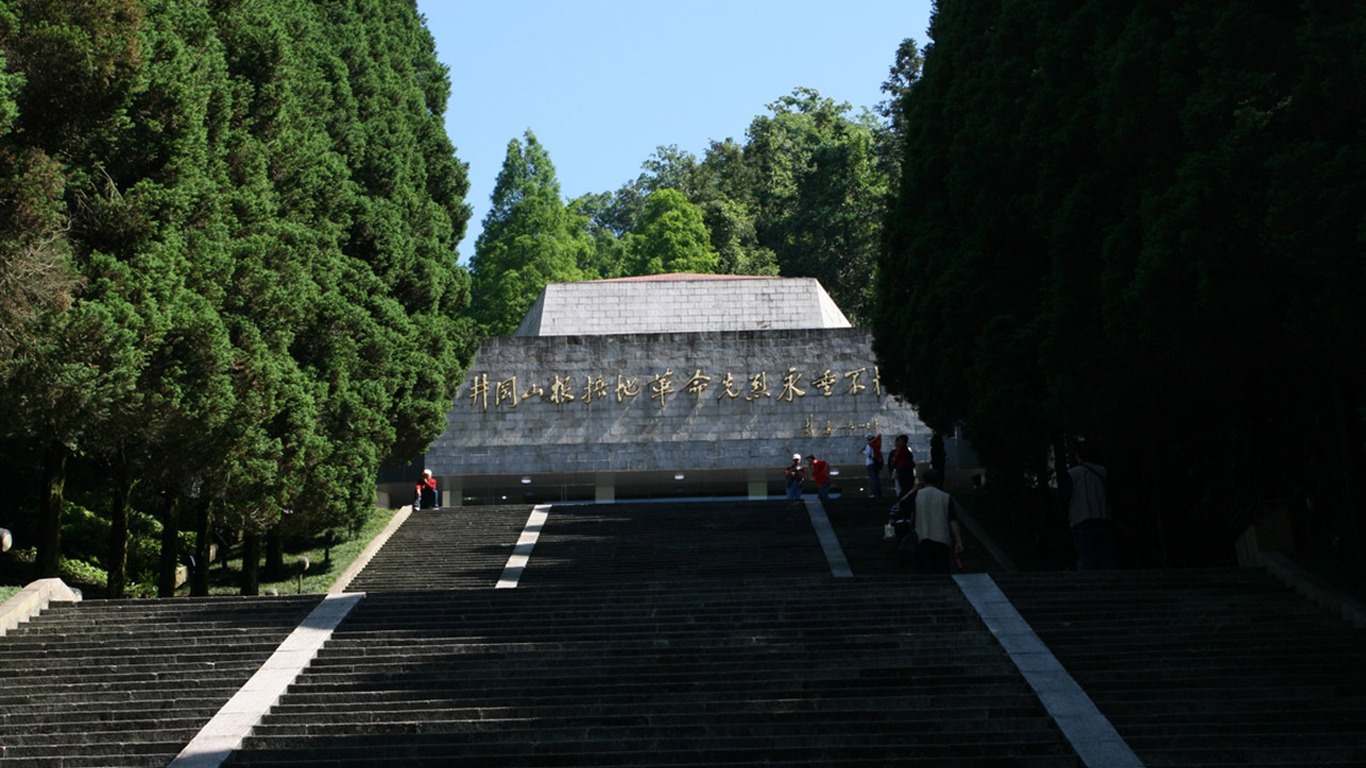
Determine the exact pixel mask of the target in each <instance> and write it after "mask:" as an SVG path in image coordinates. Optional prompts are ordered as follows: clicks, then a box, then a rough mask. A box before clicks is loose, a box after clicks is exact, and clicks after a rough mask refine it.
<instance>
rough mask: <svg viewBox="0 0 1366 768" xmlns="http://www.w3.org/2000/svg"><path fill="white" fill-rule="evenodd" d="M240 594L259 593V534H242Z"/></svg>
mask: <svg viewBox="0 0 1366 768" xmlns="http://www.w3.org/2000/svg"><path fill="white" fill-rule="evenodd" d="M242 594H244V595H259V594H261V535H260V534H259V533H244V534H243V535H242Z"/></svg>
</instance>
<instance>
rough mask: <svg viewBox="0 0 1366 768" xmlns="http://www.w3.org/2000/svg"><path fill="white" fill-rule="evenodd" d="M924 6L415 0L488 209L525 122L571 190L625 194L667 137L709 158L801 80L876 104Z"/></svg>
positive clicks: (479, 204) (475, 195)
mask: <svg viewBox="0 0 1366 768" xmlns="http://www.w3.org/2000/svg"><path fill="white" fill-rule="evenodd" d="M931 5H932V3H931V0H914V1H913V2H907V1H905V0H901V1H899V2H898V1H897V0H849V1H848V2H843V3H832V2H829V0H822V1H821V2H816V1H815V0H686V1H685V2H664V3H661V2H653V1H652V0H584V1H582V2H567V1H566V0H522V2H517V3H504V2H493V1H484V2H481V1H479V0H418V10H419V11H420V12H421V13H422V14H423V16H425V17H426V19H427V27H428V29H430V30H431V32H432V36H433V37H434V38H435V39H436V52H437V56H438V57H439V58H440V59H441V61H442V63H444V64H445V65H446V66H448V67H450V78H451V100H450V104H449V105H448V107H447V111H446V129H447V133H448V134H449V135H450V137H451V141H452V143H454V144H455V149H456V155H457V156H458V157H459V158H460V159H461V160H463V161H465V162H466V163H468V164H469V175H470V192H469V196H468V197H467V198H466V200H467V201H468V202H469V204H470V206H471V208H473V211H474V215H473V217H472V219H471V222H470V227H469V230H468V231H467V234H466V236H465V239H464V240H462V241H461V243H460V255H461V259H462V261H465V262H468V260H469V257H470V256H471V255H472V254H473V253H474V242H475V239H476V238H477V237H478V235H479V232H480V230H481V226H480V225H481V222H482V221H483V219H484V216H486V215H487V214H488V210H489V195H490V194H491V193H492V192H493V182H494V180H495V179H496V178H497V177H498V171H499V169H500V168H501V167H502V164H503V158H504V156H505V155H506V154H507V145H508V142H509V141H511V140H512V139H520V138H521V137H522V134H523V133H524V132H525V131H526V130H527V129H528V128H530V129H531V131H532V132H533V133H535V134H536V138H537V139H538V140H539V141H540V142H541V144H542V145H543V146H544V147H545V149H546V151H547V152H548V153H549V154H550V159H551V161H552V162H553V163H554V164H555V170H556V175H557V177H558V178H559V181H560V191H561V193H562V194H563V196H564V198H565V199H571V198H574V197H578V196H579V195H582V194H586V193H590V192H607V191H612V190H616V189H617V188H619V187H620V186H621V185H622V184H624V183H626V182H628V181H630V180H632V179H634V178H636V176H638V175H639V174H640V170H641V168H640V166H641V163H643V162H644V161H645V160H646V159H647V158H648V157H649V156H650V155H651V154H652V153H653V152H654V151H655V148H657V147H660V146H667V145H670V144H673V145H677V146H678V147H679V149H682V150H685V151H688V152H691V153H693V154H695V155H697V156H699V157H700V156H701V155H702V154H703V152H705V150H706V148H707V144H708V142H709V141H711V140H717V141H721V140H724V139H727V138H733V139H735V140H736V141H739V142H743V141H744V139H745V129H746V128H747V127H748V126H749V124H750V122H751V121H752V120H753V119H754V118H755V117H757V116H759V115H763V114H767V113H768V110H767V109H765V105H767V104H769V103H771V102H773V101H775V100H777V99H778V98H780V97H781V96H784V95H786V94H788V93H791V92H792V90H793V89H794V88H798V87H806V88H814V89H815V90H817V91H819V92H820V93H821V95H822V96H825V97H827V98H831V99H834V100H836V101H845V102H848V103H850V104H851V105H853V106H854V108H855V109H858V108H860V107H873V106H874V105H875V104H877V103H878V102H879V101H882V100H883V98H884V96H883V94H882V91H881V85H882V83H883V82H884V81H886V79H887V75H888V70H889V69H890V67H891V65H892V63H893V62H894V60H895V58H896V49H897V46H898V45H900V43H901V41H902V40H903V39H905V38H907V37H911V38H914V39H915V41H916V43H918V44H919V45H920V46H921V48H922V49H923V48H924V46H925V44H926V43H927V42H928V38H927V36H926V33H925V31H926V28H927V27H928V25H929V17H930V10H931Z"/></svg>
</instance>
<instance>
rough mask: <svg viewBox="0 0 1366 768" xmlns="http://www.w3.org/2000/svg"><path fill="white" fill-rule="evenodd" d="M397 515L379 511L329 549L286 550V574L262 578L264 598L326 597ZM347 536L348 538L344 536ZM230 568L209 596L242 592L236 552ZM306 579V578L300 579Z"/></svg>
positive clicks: (184, 590)
mask: <svg viewBox="0 0 1366 768" xmlns="http://www.w3.org/2000/svg"><path fill="white" fill-rule="evenodd" d="M395 514H397V510H393V509H380V508H376V509H375V512H374V514H372V515H370V517H369V518H368V519H367V520H366V521H365V525H364V526H362V527H361V529H360V532H359V533H358V534H357V535H356V536H354V537H351V538H342V539H338V540H337V541H334V542H333V543H332V545H331V547H328V546H327V544H326V542H325V540H324V539H323V537H322V536H317V537H314V538H313V539H311V540H309V541H306V542H301V543H297V544H296V545H295V546H289V545H286V546H285V573H274V574H272V573H266V572H265V571H262V574H261V594H263V595H264V594H269V593H270V592H271V591H274V592H276V593H278V594H281V595H293V594H309V595H312V594H322V593H325V592H327V590H328V589H330V588H331V587H332V583H333V582H335V581H336V580H337V577H339V576H341V575H342V574H343V573H345V572H346V569H347V568H349V567H350V566H351V563H353V562H355V560H356V558H357V557H359V556H360V553H361V551H362V550H364V549H365V547H366V546H368V545H369V544H370V542H371V541H373V540H374V538H375V537H376V536H378V535H379V534H380V533H381V532H382V531H383V530H384V527H385V526H387V525H388V524H389V521H390V520H392V519H393V518H394V515H395ZM342 535H343V536H345V534H342ZM232 554H233V556H232V557H230V558H229V560H228V563H227V567H226V568H224V567H220V566H218V565H215V566H214V567H213V568H212V569H211V571H210V573H209V594H211V595H237V594H241V591H242V558H241V553H240V552H239V551H237V550H236V548H234V551H233V553H232ZM300 558H306V559H307V560H308V569H307V570H302V569H301V568H300V566H299V560H300ZM300 576H302V578H300ZM177 594H189V587H188V586H185V587H181V588H180V590H177Z"/></svg>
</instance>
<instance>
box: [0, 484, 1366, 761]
mask: <svg viewBox="0 0 1366 768" xmlns="http://www.w3.org/2000/svg"><path fill="white" fill-rule="evenodd" d="M889 504H890V502H889V501H878V502H869V501H864V500H847V501H846V500H837V501H835V502H834V503H832V504H831V505H830V508H829V512H828V514H829V518H830V521H831V528H832V529H833V531H834V533H835V535H836V536H837V538H838V539H839V544H840V547H841V548H842V549H843V554H844V555H845V557H847V559H848V565H849V570H850V571H852V573H853V575H852V576H851V577H839V576H837V575H835V574H834V573H833V572H832V568H831V565H830V563H829V562H828V561H827V560H826V557H825V553H824V550H823V548H822V546H821V544H820V543H818V542H817V541H816V537H815V536H814V535H813V531H812V525H811V520H810V518H809V512H808V510H807V508H806V507H805V505H803V504H794V503H790V502H776V501H775V502H748V501H734V502H715V503H707V504H685V503H653V504H619V505H581V506H557V507H554V508H552V509H550V510H549V514H548V517H546V518H545V521H544V524H543V525H541V526H539V530H538V531H537V533H539V538H538V540H536V542H535V546H534V549H532V550H531V553H530V557H529V559H528V561H527V565H526V567H525V570H524V571H521V572H519V573H518V576H517V578H516V580H515V587H516V588H515V589H508V588H496V587H499V586H509V583H508V582H507V581H506V580H503V581H501V582H500V579H505V570H504V569H505V566H506V565H507V564H508V562H509V559H510V558H511V557H512V556H513V555H514V554H515V553H517V552H519V551H522V550H520V549H519V548H518V546H517V542H518V539H519V537H521V536H522V535H523V534H524V533H525V531H524V529H525V528H526V526H527V522H528V519H529V518H530V517H531V515H532V512H533V509H532V507H530V506H527V505H522V506H505V507H476V508H466V509H444V510H440V511H436V512H419V513H416V514H414V515H412V516H411V517H410V518H409V519H408V521H407V522H406V523H405V524H404V526H403V527H402V528H400V529H399V530H398V531H397V532H396V533H395V534H394V535H393V536H392V537H391V538H390V539H389V541H388V543H387V544H386V546H385V547H384V549H383V550H381V551H380V552H379V553H378V554H377V555H376V556H375V557H374V558H373V559H372V560H371V561H370V563H369V565H368V566H367V567H366V569H365V570H364V571H363V572H362V573H361V574H360V575H359V576H357V577H356V579H355V580H354V581H353V582H352V583H351V589H352V590H357V591H359V590H364V591H365V592H366V593H367V594H366V597H365V598H364V599H363V600H360V601H359V603H358V604H357V606H356V607H355V608H354V609H353V610H352V611H351V612H350V614H349V615H347V617H346V618H345V619H344V620H343V621H342V623H341V624H340V626H338V627H337V629H336V631H335V632H334V633H333V634H332V635H331V637H330V640H328V642H326V644H325V645H324V646H323V648H322V650H321V651H320V652H319V654H318V656H317V657H316V658H314V659H313V661H312V662H311V663H310V664H309V665H308V667H307V669H306V670H305V671H304V672H303V673H302V674H300V675H299V676H298V677H297V678H295V679H294V681H293V684H292V685H290V687H289V689H288V691H287V692H286V693H285V695H284V696H283V697H281V698H280V699H279V701H278V702H277V703H276V704H275V706H274V707H272V708H271V709H270V711H269V713H268V714H267V715H265V717H264V718H263V719H262V720H261V721H260V722H259V723H258V724H257V725H256V727H255V728H254V729H253V730H252V732H251V734H250V735H249V736H247V738H246V739H245V740H244V741H243V743H242V744H241V746H240V747H239V748H238V749H237V750H235V751H233V752H232V753H231V755H230V756H228V758H227V764H228V765H236V766H295V767H298V766H322V765H354V766H362V765H364V766H398V765H403V766H422V765H433V766H435V765H462V766H512V765H518V766H547V767H549V766H590V765H592V766H611V765H620V766H666V765H667V766H703V765H707V766H725V765H732V766H740V765H746V766H753V765H797V766H800V765H815V764H821V765H840V766H845V765H847V766H886V765H894V764H924V765H936V766H939V765H943V766H949V767H950V768H953V767H954V766H958V767H964V768H965V767H966V766H1024V767H1025V768H1030V767H1031V766H1049V767H1050V768H1051V767H1052V766H1063V767H1066V766H1079V765H1083V764H1086V763H1084V761H1083V758H1082V757H1081V756H1079V753H1078V751H1077V749H1078V748H1077V747H1076V746H1075V745H1074V742H1073V741H1072V740H1069V736H1068V735H1067V734H1072V733H1073V731H1071V730H1067V731H1066V733H1065V731H1064V728H1062V727H1060V725H1059V722H1060V721H1059V718H1058V714H1059V710H1060V706H1059V705H1058V704H1057V702H1056V700H1055V699H1054V698H1053V693H1052V692H1051V691H1048V690H1042V692H1041V689H1040V688H1039V687H1038V685H1039V684H1038V683H1037V681H1036V679H1035V678H1032V677H1029V678H1027V676H1026V675H1025V674H1023V673H1022V672H1021V669H1022V668H1025V667H1030V666H1036V664H1035V661H1034V660H1031V659H1023V660H1022V659H1021V658H1020V657H1019V656H1015V657H1012V656H1011V655H1010V654H1009V653H1007V651H1006V650H1005V647H1003V644H1004V645H1005V646H1009V645H1010V643H1008V642H1005V637H1004V636H1003V635H1001V634H1000V633H1001V632H1003V631H1005V632H1019V631H1020V630H1018V629H1016V630H1001V629H999V628H998V625H996V624H995V623H991V624H990V628H989V626H988V622H995V621H996V619H995V618H992V619H986V620H984V618H983V617H984V616H985V615H986V614H983V613H979V611H980V610H981V605H980V603H979V602H978V601H976V600H975V599H970V597H971V596H972V595H973V594H974V593H973V591H972V590H973V589H976V588H977V587H976V586H974V585H980V584H981V583H982V582H983V581H984V580H985V581H986V582H987V583H989V584H990V585H991V587H992V588H993V589H994V588H995V587H999V589H1000V592H1001V593H1003V594H1004V597H1006V598H1008V599H1009V605H1010V606H1011V608H1012V609H1013V610H1015V611H1018V614H1019V616H1020V617H1021V618H1023V619H1024V620H1025V621H1027V622H1028V626H1027V627H1025V630H1026V631H1027V630H1029V629H1030V628H1032V630H1033V632H1034V633H1037V640H1038V641H1041V643H1040V648H1043V649H1044V650H1045V651H1051V654H1052V656H1056V659H1057V660H1058V661H1059V662H1061V664H1062V667H1063V668H1065V671H1066V672H1067V673H1070V675H1071V678H1072V679H1075V681H1076V683H1078V684H1079V685H1080V687H1081V690H1082V691H1084V696H1089V699H1088V704H1089V703H1090V702H1094V704H1095V706H1096V708H1098V709H1099V712H1100V714H1101V715H1103V716H1104V717H1103V718H1102V719H1103V720H1106V721H1107V722H1106V727H1108V725H1109V724H1113V726H1114V730H1115V731H1116V732H1117V734H1118V737H1120V738H1122V742H1123V744H1125V745H1126V746H1125V749H1126V750H1128V749H1132V755H1136V757H1137V760H1136V761H1133V762H1127V763H1118V762H1116V763H1109V762H1106V761H1104V760H1101V761H1096V760H1094V759H1092V762H1090V763H1089V765H1093V766H1104V768H1111V766H1112V765H1120V764H1124V765H1147V766H1191V767H1192V768H1193V767H1194V766H1234V765H1262V766H1292V765H1294V766H1308V765H1314V766H1349V765H1366V715H1363V713H1366V642H1363V641H1364V640H1366V633H1364V632H1363V631H1362V630H1358V629H1353V628H1352V627H1351V626H1350V625H1348V624H1347V623H1346V622H1344V621H1342V620H1340V619H1337V618H1335V617H1333V616H1332V615H1330V614H1328V613H1326V612H1323V611H1322V610H1320V609H1318V608H1316V607H1313V606H1311V605H1310V604H1309V603H1308V602H1307V601H1304V600H1301V599H1300V598H1298V597H1297V596H1295V595H1294V593H1293V592H1291V591H1290V590H1289V589H1288V588H1286V587H1284V586H1282V585H1281V584H1280V583H1279V582H1276V581H1275V580H1274V579H1272V578H1271V577H1270V576H1269V575H1268V574H1267V573H1265V572H1261V571H1250V570H1249V571H1234V570H1208V571H1154V572H1148V571H1121V572H1113V573H1107V574H1077V573H1040V574H1021V573H1010V574H1001V573H996V572H995V566H994V565H993V564H992V563H991V562H990V560H989V559H988V558H986V556H985V554H984V552H985V551H986V550H985V548H984V547H981V546H978V543H977V542H973V541H971V540H970V541H969V543H968V552H967V553H966V557H965V558H964V559H965V564H964V565H965V567H964V571H965V572H966V574H967V575H966V576H963V577H959V578H950V577H946V576H933V577H931V576H916V575H913V574H910V573H907V572H906V571H904V570H903V569H901V568H900V567H899V566H898V565H897V563H896V560H895V558H894V556H893V553H892V552H891V551H889V548H888V545H887V544H886V542H883V541H882V540H881V526H882V522H883V521H884V520H885V517H886V512H887V506H888V505H889ZM523 554H525V552H523ZM987 571H993V575H992V576H991V577H986V576H985V575H984V574H985V573H986V572H987ZM317 599H318V598H317V597H316V596H315V597H312V598H304V599H298V598H263V599H259V600H257V599H250V600H247V599H240V598H218V599H212V600H206V601H194V600H173V601H160V602H158V601H147V605H146V606H144V605H143V604H142V603H141V602H139V601H127V602H120V603H99V602H90V603H82V604H77V605H61V606H58V607H56V608H54V609H51V610H49V611H48V612H47V613H45V614H43V615H42V616H40V617H39V618H38V619H36V620H34V621H33V622H31V623H29V624H28V625H25V626H24V627H22V628H21V630H20V631H17V632H14V633H12V634H11V635H10V636H7V637H4V638H0V664H3V665H5V666H6V668H7V669H8V668H9V665H10V664H11V662H13V663H14V664H16V665H19V664H21V660H22V663H24V664H27V663H28V660H31V659H40V660H42V661H41V662H40V663H37V664H36V665H34V666H32V667H27V666H24V667H18V668H19V669H21V671H19V672H15V673H11V674H12V676H13V677H15V678H16V682H15V683H14V684H12V685H10V686H9V687H8V690H7V691H6V693H5V694H4V698H0V746H3V748H4V749H5V752H4V753H3V756H0V768H8V766H10V765H33V766H36V765H52V766H66V765H72V766H75V765H165V764H166V763H167V762H168V761H169V756H173V755H174V754H175V753H176V752H177V750H178V748H179V746H181V745H183V744H184V743H185V742H186V741H188V740H189V738H190V737H191V736H192V735H193V733H194V731H195V729H196V728H197V727H198V726H197V724H202V723H203V722H204V721H206V720H207V719H208V717H209V716H211V715H212V714H213V712H214V710H215V707H216V706H217V704H215V703H214V702H217V703H220V704H221V702H222V701H224V700H226V698H227V697H228V696H230V695H231V694H232V692H233V690H234V686H240V685H241V680H244V679H245V678H246V677H247V676H249V675H250V674H251V672H252V671H253V669H254V667H255V665H259V664H260V663H261V661H262V660H263V659H264V658H265V657H266V656H268V655H269V653H270V651H271V649H272V648H273V647H274V644H275V643H278V642H279V641H280V639H281V638H282V637H283V636H284V634H285V633H287V632H288V631H289V629H290V628H292V627H293V624H294V623H295V622H298V621H299V619H300V618H301V617H302V616H303V615H304V614H306V613H307V612H308V611H309V609H310V608H311V607H312V606H313V605H314V604H315V603H316V602H317ZM152 606H156V610H157V611H160V612H159V613H156V614H149V613H130V614H129V615H127V616H124V617H118V616H116V615H115V614H116V613H117V612H118V611H119V610H120V609H125V610H129V611H132V610H133V609H137V610H140V611H145V610H150V609H151V607H152ZM267 614H269V615H270V616H272V617H273V618H269V619H266V618H264V617H265V616H266V615H267ZM133 616H137V618H132V617H133ZM210 621H212V622H216V623H206V622H210ZM258 621H264V622H265V623H264V624H257V623H255V622H258ZM130 624H131V625H133V626H135V627H138V629H136V630H134V629H132V628H130V627H129V626H128V625H130ZM163 625H170V626H169V627H167V626H163ZM153 628H159V630H158V631H160V630H165V631H167V632H169V633H170V634H166V635H158V634H151V633H152V631H153ZM143 632H146V633H148V634H140V633H143ZM1030 636H1031V637H1032V636H1033V635H1030ZM135 638H136V639H135ZM257 639H259V640H260V641H261V642H260V644H259V646H258V645H250V647H248V646H249V643H248V641H249V640H251V641H254V640H257ZM201 645H204V646H212V649H211V650H210V651H209V652H208V653H207V655H201V653H200V652H199V649H198V646H201ZM1045 646H1046V647H1045ZM125 651H130V652H136V653H138V654H141V655H140V656H139V657H138V658H139V659H140V660H138V661H132V660H128V661H124V660H123V656H122V654H123V653H124V652H125ZM86 655H90V656H91V658H92V659H94V660H92V661H85V660H83V659H85V657H86ZM68 657H70V658H68ZM122 664H126V665H127V666H122V667H118V669H117V670H115V669H114V668H115V667H117V666H118V665H122ZM68 667H69V669H68ZM229 668H230V669H231V673H230V674H226V675H225V676H224V677H221V678H220V676H219V675H220V672H226V671H227V670H228V669H229ZM30 669H31V670H33V671H29V670H30ZM106 675H112V677H110V678H108V679H106V677H105V676H106ZM58 679H60V680H65V681H66V682H65V683H59V684H55V687H50V686H49V680H53V681H55V680H58ZM232 680H236V681H237V682H235V683H234V682H232ZM83 686H84V687H83ZM1047 687H1048V686H1047V685H1045V686H1044V688H1045V689H1046V688H1047ZM144 688H145V689H146V690H145V691H144ZM153 690H155V691H157V693H156V694H153V693H151V691H153ZM68 693H70V694H71V695H68ZM106 694H107V695H106ZM1074 704H1075V702H1070V701H1064V703H1063V705H1061V709H1063V710H1067V709H1069V708H1071V707H1072V706H1073V705H1074ZM68 710H70V711H69V712H68ZM129 724H131V725H129ZM14 726H18V728H16V727H14ZM1073 737H1074V738H1075V735H1074V736H1073ZM1083 738H1085V736H1083ZM23 750H34V751H27V752H25V751H23ZM1084 752H1085V751H1084ZM1085 753H1086V754H1093V753H1090V752H1085Z"/></svg>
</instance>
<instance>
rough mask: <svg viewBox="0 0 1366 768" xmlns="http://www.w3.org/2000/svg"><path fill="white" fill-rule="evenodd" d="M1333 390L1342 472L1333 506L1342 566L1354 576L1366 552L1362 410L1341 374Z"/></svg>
mask: <svg viewBox="0 0 1366 768" xmlns="http://www.w3.org/2000/svg"><path fill="white" fill-rule="evenodd" d="M1332 387H1333V407H1334V410H1335V411H1337V413H1336V418H1335V419H1334V420H1333V421H1334V422H1335V423H1336V424H1337V428H1338V434H1337V440H1338V452H1339V456H1340V458H1339V461H1340V462H1341V466H1342V468H1343V472H1342V490H1341V492H1340V493H1341V495H1342V498H1341V499H1340V500H1339V501H1338V502H1337V503H1336V504H1334V505H1333V508H1334V510H1335V512H1334V516H1335V517H1336V518H1337V526H1338V528H1339V530H1341V531H1342V548H1341V551H1340V552H1339V553H1338V554H1339V558H1340V559H1341V561H1342V562H1343V563H1350V564H1352V565H1351V566H1350V567H1353V568H1355V569H1356V570H1357V575H1361V569H1362V567H1363V566H1362V556H1363V552H1366V540H1364V539H1363V536H1362V532H1363V530H1366V526H1363V521H1362V517H1363V507H1362V494H1361V485H1360V482H1361V476H1362V472H1363V468H1364V467H1366V458H1363V455H1362V453H1363V452H1362V444H1361V416H1360V414H1361V409H1360V407H1359V406H1358V404H1357V398H1356V397H1355V392H1354V390H1353V386H1352V383H1351V382H1350V381H1346V380H1345V377H1344V376H1343V375H1342V374H1341V373H1337V374H1336V375H1334V377H1333V383H1332Z"/></svg>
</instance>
